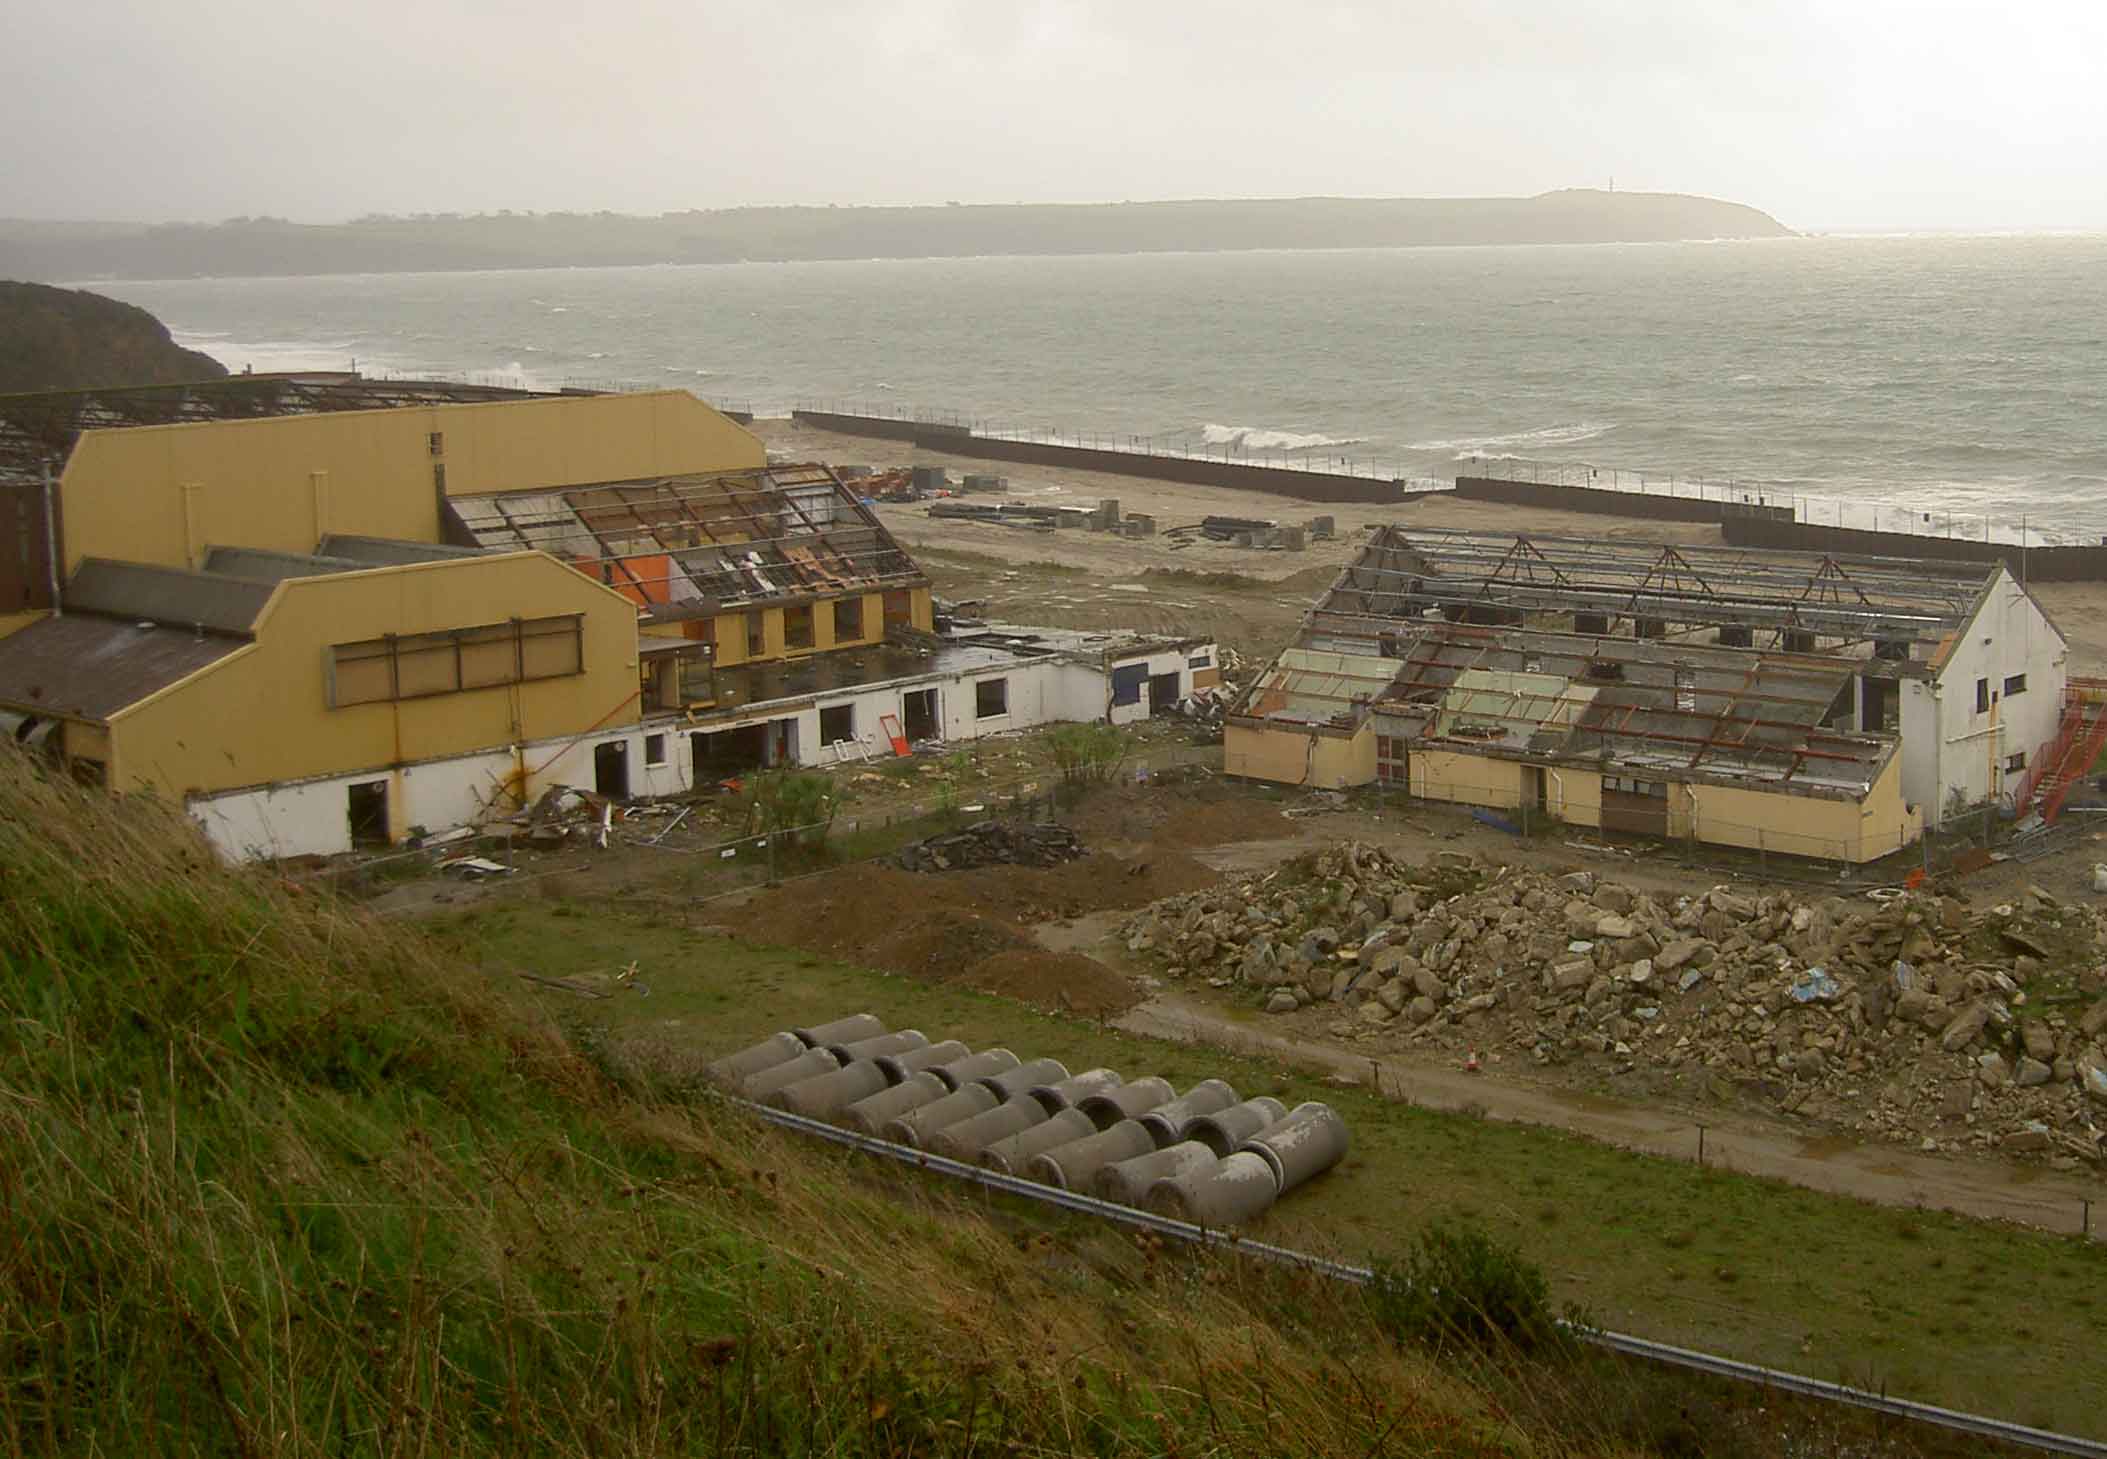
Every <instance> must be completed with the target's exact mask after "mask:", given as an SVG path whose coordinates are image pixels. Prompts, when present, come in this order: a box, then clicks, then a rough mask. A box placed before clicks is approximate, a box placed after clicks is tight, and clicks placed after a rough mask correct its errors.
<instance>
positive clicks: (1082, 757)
mask: <svg viewBox="0 0 2107 1459" xmlns="http://www.w3.org/2000/svg"><path fill="white" fill-rule="evenodd" d="M1046 742H1047V746H1048V748H1050V749H1051V750H1052V751H1053V762H1054V768H1055V769H1056V770H1058V771H1060V773H1061V780H1062V782H1063V783H1064V784H1067V785H1086V784H1090V783H1093V782H1103V781H1106V780H1110V779H1111V778H1112V775H1113V772H1114V771H1116V770H1117V769H1118V768H1119V762H1120V761H1121V760H1123V759H1125V758H1126V754H1127V737H1126V736H1125V735H1124V734H1122V733H1120V732H1119V731H1118V730H1117V729H1115V728H1113V727H1112V726H1111V725H1109V724H1064V725H1062V726H1060V727H1059V728H1058V729H1056V730H1054V731H1053V732H1052V733H1051V734H1049V735H1048V736H1047V737H1046Z"/></svg>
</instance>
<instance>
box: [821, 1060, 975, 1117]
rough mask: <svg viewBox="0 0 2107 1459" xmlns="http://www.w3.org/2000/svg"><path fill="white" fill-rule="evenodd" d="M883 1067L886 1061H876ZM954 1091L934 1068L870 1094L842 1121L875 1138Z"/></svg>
mask: <svg viewBox="0 0 2107 1459" xmlns="http://www.w3.org/2000/svg"><path fill="white" fill-rule="evenodd" d="M872 1062H873V1063H878V1064H881V1065H882V1063H883V1061H882V1060H873V1061H872ZM950 1092H951V1086H950V1085H948V1084H946V1083H945V1082H944V1081H943V1080H941V1079H939V1078H938V1077H937V1075H936V1071H935V1070H934V1069H924V1070H922V1071H921V1072H920V1073H918V1074H910V1075H908V1076H907V1077H906V1078H905V1079H903V1080H901V1081H900V1082H899V1083H898V1084H895V1085H894V1086H893V1087H892V1088H890V1089H881V1090H879V1091H878V1092H877V1093H876V1094H871V1095H866V1096H865V1097H864V1098H862V1099H859V1100H857V1101H856V1102H855V1103H854V1104H851V1105H850V1106H848V1107H847V1108H846V1109H844V1110H843V1111H842V1112H841V1122H842V1123H843V1124H844V1125H847V1126H848V1127H849V1128H850V1129H852V1130H856V1131H858V1132H860V1133H862V1134H866V1135H875V1134H878V1133H879V1132H881V1131H882V1130H884V1128H885V1127H886V1126H887V1125H888V1124H890V1123H891V1122H892V1121H894V1120H896V1119H898V1118H899V1117H900V1116H901V1115H904V1114H907V1113H908V1112H909V1111H911V1110H917V1109H920V1108H921V1107H922V1106H923V1105H925V1104H934V1103H936V1101H938V1100H940V1099H942V1098H943V1097H944V1096H945V1095H947V1094H949V1093H950Z"/></svg>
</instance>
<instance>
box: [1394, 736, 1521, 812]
mask: <svg viewBox="0 0 2107 1459" xmlns="http://www.w3.org/2000/svg"><path fill="white" fill-rule="evenodd" d="M1409 763H1410V768H1411V773H1412V782H1411V783H1412V793H1413V794H1414V795H1416V796H1419V797H1421V798H1422V799H1425V800H1448V801H1455V802H1457V803H1458V804H1460V805H1482V806H1490V807H1491V808H1493V809H1494V810H1508V811H1511V810H1518V809H1520V807H1521V804H1522V767H1521V766H1520V765H1517V764H1515V763H1514V762H1513V761H1512V760H1494V759H1490V758H1488V757H1486V756H1484V755H1459V754H1457V753H1455V752H1454V751H1450V750H1421V749H1416V748H1415V749H1414V750H1413V751H1412V752H1411V758H1410V762H1409Z"/></svg>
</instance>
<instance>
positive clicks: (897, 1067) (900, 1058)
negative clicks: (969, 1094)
mask: <svg viewBox="0 0 2107 1459" xmlns="http://www.w3.org/2000/svg"><path fill="white" fill-rule="evenodd" d="M972 1052H973V1051H972V1050H971V1049H969V1048H967V1047H966V1046H965V1045H964V1044H962V1043H960V1042H959V1041H958V1040H957V1039H945V1040H944V1041H943V1042H942V1043H940V1044H924V1045H922V1047H921V1048H919V1049H909V1050H907V1051H906V1052H905V1053H901V1054H880V1055H879V1056H878V1059H877V1063H878V1067H879V1068H881V1069H883V1070H884V1071H885V1077H886V1078H887V1079H890V1080H891V1081H892V1082H893V1083H895V1084H898V1083H900V1082H901V1081H903V1080H904V1079H906V1078H907V1076H908V1075H910V1074H914V1073H917V1072H919V1071H920V1070H923V1069H927V1068H929V1067H930V1066H931V1065H933V1064H950V1063H954V1062H956V1061H957V1060H959V1059H963V1058H965V1057H966V1056H967V1055H968V1054H970V1053H972Z"/></svg>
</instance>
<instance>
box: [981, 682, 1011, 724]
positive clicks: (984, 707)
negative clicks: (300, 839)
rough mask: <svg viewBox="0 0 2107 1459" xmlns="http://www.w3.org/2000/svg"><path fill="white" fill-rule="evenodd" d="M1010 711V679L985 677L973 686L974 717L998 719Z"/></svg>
mask: <svg viewBox="0 0 2107 1459" xmlns="http://www.w3.org/2000/svg"><path fill="white" fill-rule="evenodd" d="M1009 712H1010V681H1009V680H1007V679H983V680H981V681H980V682H979V683H978V684H975V685H974V686H973V717H974V718H975V719H998V718H1000V717H1001V716H1003V715H1005V714H1008V713H1009Z"/></svg>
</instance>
